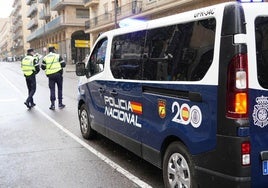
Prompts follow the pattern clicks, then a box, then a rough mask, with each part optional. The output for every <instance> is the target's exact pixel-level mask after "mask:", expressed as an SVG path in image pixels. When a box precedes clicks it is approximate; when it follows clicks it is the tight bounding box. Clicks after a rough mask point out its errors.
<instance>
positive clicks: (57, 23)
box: [27, 15, 86, 42]
mask: <svg viewBox="0 0 268 188" xmlns="http://www.w3.org/2000/svg"><path fill="white" fill-rule="evenodd" d="M85 21H86V19H77V18H75V17H73V16H70V15H65V16H59V17H57V18H55V19H54V20H52V21H51V22H48V23H47V24H46V25H45V26H43V27H41V28H39V29H37V30H36V31H34V32H33V33H31V34H30V35H29V36H28V37H27V41H28V42H29V41H31V40H33V39H37V38H41V37H42V36H43V35H45V34H49V33H52V32H54V31H56V30H59V29H62V28H64V27H72V26H73V27H84V26H85Z"/></svg>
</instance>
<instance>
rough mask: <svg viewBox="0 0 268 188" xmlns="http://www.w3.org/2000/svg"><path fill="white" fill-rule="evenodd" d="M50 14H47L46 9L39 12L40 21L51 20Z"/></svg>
mask: <svg viewBox="0 0 268 188" xmlns="http://www.w3.org/2000/svg"><path fill="white" fill-rule="evenodd" d="M50 16H51V15H50V12H47V11H46V10H45V9H42V10H41V11H40V12H39V19H40V20H48V19H49V18H50Z"/></svg>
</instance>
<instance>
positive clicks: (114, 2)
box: [0, 0, 233, 64]
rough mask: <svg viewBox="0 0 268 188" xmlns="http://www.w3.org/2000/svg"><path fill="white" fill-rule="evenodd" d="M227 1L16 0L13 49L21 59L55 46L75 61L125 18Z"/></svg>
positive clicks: (160, 14)
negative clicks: (32, 49) (30, 50)
mask: <svg viewBox="0 0 268 188" xmlns="http://www.w3.org/2000/svg"><path fill="white" fill-rule="evenodd" d="M227 1H233V0H14V3H13V11H12V13H11V16H10V18H11V23H10V24H11V31H12V32H11V33H12V42H11V43H12V45H11V48H10V49H9V52H10V53H12V55H13V56H15V57H16V58H17V59H19V57H21V56H23V55H24V54H25V53H26V50H27V48H29V47H31V48H34V49H35V50H36V51H38V53H40V54H42V55H45V54H46V53H48V52H47V49H48V47H49V46H52V45H53V46H55V47H56V49H57V50H58V52H59V53H60V54H61V55H62V56H63V57H64V59H65V61H66V62H67V64H73V63H76V62H81V61H83V60H84V58H85V57H86V55H87V54H89V52H90V47H92V46H93V44H94V42H95V41H96V39H97V37H98V35H99V34H100V33H102V32H105V31H108V30H111V29H114V28H117V27H118V26H119V23H120V22H121V21H122V20H124V19H125V18H134V19H141V20H145V21H146V20H152V19H156V18H160V17H163V16H168V15H171V14H176V13H180V12H184V11H187V10H192V9H196V8H201V7H205V6H209V5H213V4H217V3H222V2H227ZM0 38H1V36H0ZM3 38H7V37H5V36H3ZM0 49H1V43H0ZM7 51H8V50H7Z"/></svg>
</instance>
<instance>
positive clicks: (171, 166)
mask: <svg viewBox="0 0 268 188" xmlns="http://www.w3.org/2000/svg"><path fill="white" fill-rule="evenodd" d="M193 171H194V164H193V160H192V158H191V156H190V154H189V152H188V151H187V149H186V147H185V146H184V145H183V144H182V143H181V142H173V143H171V144H170V145H169V146H168V148H167V150H166V152H165V155H164V160H163V180H164V184H165V187H166V188H195V187H196V183H195V181H194V176H193Z"/></svg>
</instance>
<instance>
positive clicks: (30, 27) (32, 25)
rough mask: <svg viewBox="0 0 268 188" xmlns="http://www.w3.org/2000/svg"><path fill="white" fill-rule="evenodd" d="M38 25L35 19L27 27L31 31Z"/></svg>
mask: <svg viewBox="0 0 268 188" xmlns="http://www.w3.org/2000/svg"><path fill="white" fill-rule="evenodd" d="M37 25H38V22H37V19H36V18H34V19H32V20H30V21H29V23H28V25H27V29H28V30H31V29H32V28H33V27H35V26H37Z"/></svg>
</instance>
